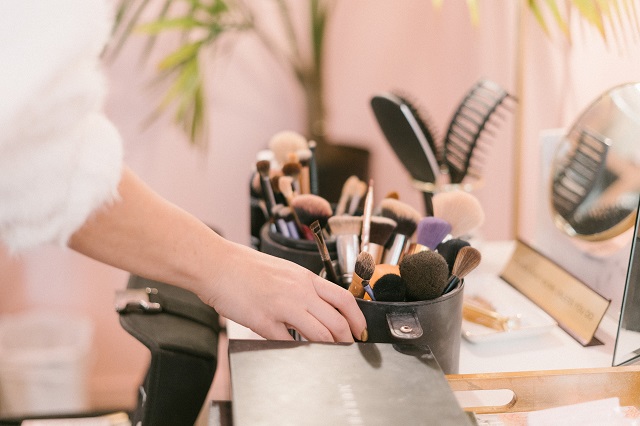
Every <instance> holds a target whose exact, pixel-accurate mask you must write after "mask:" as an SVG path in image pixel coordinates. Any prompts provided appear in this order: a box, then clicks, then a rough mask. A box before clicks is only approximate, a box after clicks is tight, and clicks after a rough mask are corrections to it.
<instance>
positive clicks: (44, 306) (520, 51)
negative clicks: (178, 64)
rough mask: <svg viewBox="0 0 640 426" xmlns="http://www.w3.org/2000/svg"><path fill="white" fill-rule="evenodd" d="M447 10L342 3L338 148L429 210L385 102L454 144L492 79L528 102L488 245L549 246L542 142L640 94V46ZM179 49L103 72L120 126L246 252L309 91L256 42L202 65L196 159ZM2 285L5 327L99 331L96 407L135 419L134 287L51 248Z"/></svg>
mask: <svg viewBox="0 0 640 426" xmlns="http://www.w3.org/2000/svg"><path fill="white" fill-rule="evenodd" d="M154 3H157V5H155V4H154ZM162 3H164V2H162V1H160V2H153V1H152V2H150V6H148V7H147V9H146V10H145V12H144V14H143V15H142V16H141V18H140V22H145V17H147V18H148V19H152V18H154V17H155V16H156V15H157V11H158V10H159V8H160V7H161V6H162ZM245 3H246V4H248V5H250V6H251V7H252V8H254V10H255V11H256V16H257V17H259V19H260V21H261V22H262V23H263V24H264V25H263V29H264V30H265V31H273V36H274V39H275V40H276V41H278V40H279V41H280V42H282V43H286V40H285V39H284V38H283V37H282V28H281V27H280V26H281V21H280V20H279V15H278V13H277V10H276V6H274V4H273V3H271V2H267V1H264V0H251V1H246V2H245ZM274 3H275V2H274ZM285 3H287V4H288V5H289V7H290V13H291V16H293V17H294V19H293V22H294V23H295V30H296V31H298V32H299V33H300V34H304V33H305V31H308V28H309V25H310V24H309V19H308V17H309V13H308V5H309V2H308V1H307V0H303V1H300V0H296V1H289V2H285ZM435 3H438V2H431V1H427V0H405V1H403V2H400V3H398V2H389V1H384V0H370V1H367V2H366V3H365V2H347V1H336V2H334V3H333V8H332V9H331V13H330V16H329V19H328V21H327V24H326V33H325V39H324V48H323V64H322V75H323V82H324V86H323V89H322V93H323V98H324V101H325V113H326V115H325V117H324V137H325V139H326V141H327V143H333V144H345V145H350V146H355V147H359V148H362V149H365V150H368V151H369V154H370V156H369V174H370V177H371V178H373V179H374V181H375V192H376V194H375V195H376V197H377V198H380V197H382V196H384V194H386V193H388V192H390V191H396V192H398V194H399V195H400V198H401V199H402V200H403V201H406V202H408V203H410V204H412V205H414V206H415V207H416V208H418V209H421V208H422V206H423V201H422V196H421V194H420V193H419V192H418V191H417V190H416V189H414V188H413V186H412V185H411V180H410V178H409V175H408V174H407V172H406V170H405V169H404V167H403V166H402V164H401V163H400V162H399V161H398V160H397V158H396V157H395V154H394V153H393V151H392V149H391V148H390V147H389V146H388V144H387V142H386V140H385V139H384V136H383V135H382V133H381V131H380V129H379V127H378V125H377V123H376V121H375V118H374V116H373V113H372V111H371V108H370V105H369V101H370V99H371V97H372V96H373V95H375V94H378V93H380V92H384V91H390V90H397V91H400V92H402V93H404V94H407V95H409V96H410V98H411V99H412V100H414V101H415V104H416V105H417V106H418V108H419V109H420V110H421V111H422V112H424V115H428V116H429V117H430V119H431V122H432V124H433V125H434V127H435V128H436V129H438V130H439V132H440V135H441V136H443V135H444V133H445V132H446V126H447V124H448V122H449V120H450V118H451V116H452V115H453V113H454V109H455V107H456V106H457V104H458V103H459V102H460V101H461V99H462V97H463V96H464V94H465V93H466V91H467V90H468V89H469V88H470V87H471V86H472V85H473V84H474V83H475V82H476V81H477V80H479V79H480V78H488V79H490V80H493V81H495V82H497V83H499V84H500V85H502V86H503V87H504V88H505V89H506V90H507V91H508V92H509V93H511V94H513V95H514V96H516V97H517V98H518V107H517V109H516V111H515V113H514V114H512V115H511V116H510V117H508V118H507V119H506V120H504V121H503V122H502V123H501V125H500V127H499V129H498V131H497V132H496V134H495V137H494V138H492V140H491V143H490V145H489V146H488V150H487V153H486V155H485V162H484V168H483V170H484V185H483V186H482V187H481V188H479V189H478V190H476V191H475V192H474V193H475V194H476V195H477V197H478V198H479V199H480V201H481V203H482V205H483V207H484V209H485V213H486V221H485V224H484V226H483V227H482V229H481V230H480V234H481V237H482V238H483V239H485V240H488V241H491V240H507V239H514V238H522V239H524V240H525V241H526V240H532V239H535V237H536V236H535V229H536V227H535V222H536V218H535V212H536V209H537V203H539V202H540V201H539V199H538V198H537V193H538V191H539V189H540V186H541V185H544V184H546V182H542V181H541V179H540V173H539V171H540V167H541V164H540V142H539V141H540V133H541V132H542V131H544V130H546V129H556V128H565V127H567V126H570V125H571V123H572V122H573V120H574V118H575V115H576V114H577V113H578V112H579V111H580V110H581V109H583V108H584V107H586V106H587V105H588V104H589V103H590V102H591V101H592V100H593V99H594V98H595V97H596V96H598V95H599V94H600V93H602V92H603V91H605V90H606V89H608V88H610V87H612V86H614V85H617V84H621V83H625V82H629V81H638V80H640V65H639V64H640V60H639V59H640V52H639V49H638V45H637V33H634V32H633V31H632V30H629V29H628V28H625V26H624V25H623V26H622V28H619V29H618V30H616V31H611V28H609V27H608V25H609V24H608V23H607V34H609V37H608V38H603V37H602V35H601V34H600V33H599V32H598V31H597V29H595V28H594V27H593V26H592V25H589V24H588V23H585V22H584V20H583V19H580V18H579V17H578V16H577V14H576V13H575V11H572V10H570V9H569V8H568V6H567V4H568V3H565V2H564V1H559V2H558V4H559V5H560V6H561V8H562V12H563V13H568V15H567V17H568V18H567V19H568V25H569V28H570V30H571V38H570V39H569V38H567V37H566V35H565V34H563V33H562V31H561V29H559V28H558V26H557V25H554V23H553V20H552V19H550V18H549V19H547V23H548V24H549V32H548V33H546V32H545V31H544V29H543V27H542V26H541V25H540V22H539V21H538V20H537V19H536V17H535V15H534V13H533V12H532V10H531V9H530V7H528V6H527V5H526V4H527V3H528V2H525V1H518V2H516V1H510V2H495V1H490V0H479V1H478V2H477V5H478V9H477V13H478V16H477V22H476V21H475V18H474V10H473V9H470V8H469V7H468V6H467V2H460V1H443V2H442V4H441V5H440V6H439V7H437V6H436V5H435ZM471 3H473V2H471ZM543 12H544V13H546V14H547V15H548V14H549V12H548V11H543ZM612 34H613V35H612ZM179 42H180V39H179V36H176V37H171V36H167V37H164V36H163V37H162V38H159V39H158V42H157V43H156V45H155V47H154V49H153V50H152V51H151V53H150V54H149V56H148V57H147V58H146V59H144V60H143V58H144V57H145V51H146V36H144V35H142V34H140V33H137V32H134V33H132V34H131V35H130V36H129V37H128V39H127V41H126V43H125V44H124V46H123V48H122V50H121V51H120V52H119V54H118V55H117V56H113V57H109V58H108V60H105V69H106V72H107V75H108V79H109V85H110V92H109V98H108V102H107V104H106V111H107V113H108V115H109V117H110V118H111V119H112V120H113V121H114V123H115V124H116V126H117V127H118V128H119V129H120V132H121V133H122V136H123V139H124V143H125V161H126V163H127V164H128V165H129V166H130V167H131V168H132V169H133V170H134V171H135V172H136V173H138V174H139V175H140V176H141V177H142V178H143V179H144V180H145V181H146V182H147V183H148V184H149V185H150V186H151V187H152V188H153V189H155V190H156V191H157V192H158V193H159V194H161V195H162V196H164V197H166V198H167V199H169V200H171V201H172V202H174V203H175V204H177V205H179V206H180V207H182V208H184V209H186V210H188V211H190V212H191V213H193V214H194V215H195V216H197V217H198V218H200V219H202V220H203V221H204V222H206V223H207V224H209V225H211V226H213V227H214V228H216V229H217V230H219V231H220V232H221V233H222V234H223V235H224V236H225V237H226V238H228V239H230V240H233V241H236V242H239V243H243V244H247V245H248V244H249V242H250V232H249V225H250V217H249V191H248V188H249V178H250V175H251V173H252V171H253V169H254V167H255V162H256V153H257V152H258V151H259V150H261V149H264V148H266V147H267V142H268V140H269V138H270V137H271V136H272V135H273V134H275V133H276V132H279V131H281V130H288V129H290V130H296V131H300V132H302V133H306V132H307V129H308V122H307V121H308V116H307V112H306V111H307V109H306V98H305V91H304V90H303V89H302V87H301V86H300V85H299V84H298V82H297V80H296V78H295V76H294V75H293V74H292V72H291V70H290V69H287V68H286V67H283V66H282V64H281V63H280V62H279V61H278V60H277V58H275V57H274V55H272V54H271V53H270V52H269V51H267V50H266V49H265V47H264V45H263V44H262V43H261V42H260V41H259V39H258V38H257V37H256V35H255V34H253V33H252V32H250V31H249V32H246V33H242V34H239V35H235V36H234V37H233V38H232V39H229V40H228V41H224V43H222V45H221V46H220V48H219V50H218V51H217V52H216V54H215V57H214V55H213V54H207V53H206V52H202V53H201V57H200V59H201V63H202V66H203V68H202V69H201V71H202V73H203V75H204V76H205V77H204V80H203V82H204V86H203V88H204V92H203V96H204V98H205V99H206V101H207V110H206V116H207V128H206V130H205V132H206V137H207V139H208V144H207V146H206V147H203V146H202V145H194V144H193V143H192V142H191V141H190V138H189V135H188V134H187V133H186V132H185V131H184V130H183V129H182V128H181V127H180V126H179V125H177V124H176V123H175V122H174V121H173V117H172V115H171V113H166V114H161V115H159V116H158V117H157V118H155V119H153V120H150V117H151V116H152V114H153V112H154V110H155V109H156V107H157V105H158V104H159V103H160V102H161V99H162V97H163V96H164V93H165V91H166V89H167V86H166V83H162V82H161V83H154V81H155V80H156V79H157V74H158V69H157V64H158V62H159V61H160V60H161V59H162V58H164V57H165V56H166V55H167V54H168V53H170V52H171V51H173V50H174V49H175V48H176V46H177V45H178V44H179ZM0 270H2V271H3V274H2V275H1V276H0V292H1V294H2V296H0V314H10V313H16V312H22V311H26V310H33V309H39V310H47V311H52V312H72V313H74V314H78V315H83V316H86V317H88V318H90V319H91V320H92V323H93V325H94V335H93V344H92V346H91V354H90V357H91V368H90V378H89V388H90V404H91V407H94V408H100V407H114V406H123V405H124V406H131V405H133V401H134V400H135V396H136V390H137V386H138V384H139V383H140V381H141V380H142V376H143V374H144V372H145V369H146V362H147V360H148V354H147V350H146V349H145V348H144V347H143V346H142V345H141V344H140V343H139V342H137V341H136V340H135V339H133V338H132V337H131V336H129V335H128V334H127V333H126V332H125V331H124V330H123V329H122V328H121V327H120V325H119V323H118V317H117V314H116V313H115V311H114V309H113V299H114V292H115V290H116V289H122V288H124V287H125V285H126V282H127V278H128V274H127V273H125V272H123V271H120V270H117V269H114V268H110V267H108V266H105V265H102V264H99V263H97V262H94V261H92V260H89V259H87V258H85V257H83V256H80V255H78V254H76V253H73V252H71V251H69V250H61V249H59V248H52V247H43V248H39V249H37V250H33V251H31V252H29V253H26V254H25V255H24V256H22V257H20V258H18V259H11V258H9V257H8V256H7V255H6V254H5V253H1V254H0Z"/></svg>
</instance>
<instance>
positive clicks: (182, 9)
mask: <svg viewBox="0 0 640 426" xmlns="http://www.w3.org/2000/svg"><path fill="white" fill-rule="evenodd" d="M268 3H270V4H269V6H272V7H274V8H275V10H276V11H277V16H278V18H279V24H280V26H279V27H276V29H277V32H279V33H280V34H277V35H279V36H281V37H276V36H275V35H274V33H273V30H272V28H273V25H274V20H273V19H272V20H270V21H269V22H266V21H265V19H264V18H262V17H261V16H260V14H259V13H258V11H257V10H256V3H255V2H251V1H246V0H209V1H207V0H163V1H162V2H159V3H153V2H150V1H149V0H120V1H119V3H118V5H117V8H116V23H115V28H114V37H113V39H112V43H111V46H110V47H109V49H108V52H109V54H111V55H113V54H117V52H118V51H119V49H120V48H121V47H122V45H123V44H124V42H125V41H126V40H127V39H128V38H129V37H130V36H131V34H132V32H133V30H134V29H137V30H138V32H141V33H143V34H145V35H146V36H147V37H148V39H147V48H146V49H145V50H146V52H147V53H148V52H149V51H150V50H151V49H153V47H154V45H155V42H156V40H157V37H158V36H159V35H161V34H165V33H180V34H181V37H182V38H181V42H180V44H179V46H178V47H177V49H175V50H174V51H172V52H170V53H169V54H168V55H166V56H165V57H164V58H163V59H162V60H161V61H160V63H159V64H158V68H159V72H160V74H161V77H164V78H165V79H167V80H169V88H168V90H167V92H166V94H165V96H164V98H163V100H162V102H161V105H160V106H159V109H164V108H166V107H167V106H170V105H171V106H173V108H174V114H175V115H174V120H175V122H176V123H178V124H179V125H180V126H181V127H183V128H184V130H185V131H186V132H187V134H188V135H189V140H190V142H191V143H193V144H194V145H199V146H205V145H206V144H207V134H206V132H204V129H205V127H206V126H205V122H206V120H207V116H206V105H205V96H204V90H205V88H204V86H205V84H206V83H207V78H206V70H205V69H203V64H202V61H201V56H202V54H203V52H204V51H205V50H206V51H207V53H208V54H209V53H211V51H215V49H216V48H217V47H218V45H219V44H220V43H221V42H222V41H223V40H225V39H228V38H229V37H239V36H243V35H249V34H251V35H253V36H256V37H257V39H258V40H259V41H260V42H261V43H262V45H263V47H264V48H265V49H266V50H267V51H268V52H270V53H271V55H272V56H273V57H274V58H275V59H276V60H277V61H278V62H279V63H280V64H281V65H282V66H283V67H285V68H286V69H287V70H288V71H289V72H290V74H291V75H292V77H293V78H295V81H296V82H297V83H298V85H299V87H300V89H301V90H302V91H303V92H304V99H305V108H306V129H305V131H304V134H305V136H306V137H307V138H308V139H309V140H313V141H315V142H316V144H317V148H316V161H317V164H318V171H319V173H318V177H319V187H320V195H322V196H324V197H325V198H327V199H328V200H330V201H337V199H338V198H339V195H340V194H339V193H340V190H341V188H342V183H343V182H344V181H345V180H346V178H347V177H348V176H349V175H351V174H356V175H358V176H359V177H360V178H361V179H366V178H367V176H368V157H369V152H368V151H367V150H364V149H361V148H357V147H354V146H349V145H340V144H336V143H331V142H330V141H329V140H328V138H327V133H326V129H325V114H326V106H325V99H324V96H323V56H324V55H323V48H324V40H325V33H326V31H327V28H328V24H329V21H330V17H331V13H332V10H333V8H334V7H335V3H334V2H333V1H331V0H309V1H308V2H307V3H306V5H305V7H306V9H307V12H308V17H309V24H308V29H307V31H306V32H304V33H303V32H297V31H296V27H295V25H294V23H295V22H296V18H299V17H298V16H296V12H297V10H295V11H294V10H292V9H290V8H289V3H288V2H287V1H286V0H270V2H268ZM152 5H153V6H154V7H158V9H157V13H156V15H155V17H154V18H153V19H152V20H151V21H147V22H142V20H141V16H142V14H143V12H144V11H146V9H147V8H149V7H150V6H152ZM260 6H262V7H264V6H265V3H262V4H261V5H260ZM261 18H262V19H261ZM267 25H269V28H267ZM281 39H284V40H286V42H285V43H282V42H278V40H281ZM307 47H310V49H308V48H307ZM305 52H308V53H306V54H305Z"/></svg>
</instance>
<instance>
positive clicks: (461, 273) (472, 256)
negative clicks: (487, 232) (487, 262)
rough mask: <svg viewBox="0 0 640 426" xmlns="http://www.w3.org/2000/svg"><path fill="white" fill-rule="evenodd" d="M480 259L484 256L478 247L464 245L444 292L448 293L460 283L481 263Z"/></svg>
mask: <svg viewBox="0 0 640 426" xmlns="http://www.w3.org/2000/svg"><path fill="white" fill-rule="evenodd" d="M480 260H482V256H481V255H480V251H479V250H478V249H476V248H474V247H471V246H469V247H462V248H461V249H460V251H459V252H458V255H457V256H456V261H455V263H454V264H453V272H452V274H451V277H450V278H449V281H448V282H447V286H446V287H445V289H444V291H443V292H442V294H447V293H449V292H450V291H451V290H453V289H454V288H456V286H457V285H458V283H459V282H460V281H461V280H462V279H464V277H466V276H467V275H468V274H469V272H471V271H473V270H474V269H475V268H476V267H477V266H478V265H479V264H480Z"/></svg>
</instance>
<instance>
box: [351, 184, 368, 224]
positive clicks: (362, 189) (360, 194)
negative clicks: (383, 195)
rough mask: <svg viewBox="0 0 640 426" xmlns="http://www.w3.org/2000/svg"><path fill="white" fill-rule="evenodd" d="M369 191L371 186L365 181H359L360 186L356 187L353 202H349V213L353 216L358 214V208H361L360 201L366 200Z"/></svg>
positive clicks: (352, 197) (352, 196)
mask: <svg viewBox="0 0 640 426" xmlns="http://www.w3.org/2000/svg"><path fill="white" fill-rule="evenodd" d="M368 189H369V186H368V185H367V183H366V182H365V181H363V180H359V181H358V185H356V186H355V188H354V190H355V192H354V193H353V195H351V201H350V202H349V210H347V213H349V214H350V215H352V216H353V215H354V214H356V211H357V210H358V207H360V201H362V198H364V196H365V194H366V193H367V190H368Z"/></svg>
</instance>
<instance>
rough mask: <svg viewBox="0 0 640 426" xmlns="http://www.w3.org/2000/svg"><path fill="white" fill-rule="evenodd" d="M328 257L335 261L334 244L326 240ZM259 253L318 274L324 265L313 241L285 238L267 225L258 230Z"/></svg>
mask: <svg viewBox="0 0 640 426" xmlns="http://www.w3.org/2000/svg"><path fill="white" fill-rule="evenodd" d="M326 244H327V249H328V250H329V256H331V258H332V259H336V258H337V255H336V243H335V241H333V240H326ZM260 251H261V252H263V253H267V254H270V255H272V256H276V257H280V258H282V259H287V260H290V261H292V262H294V263H297V264H298V265H300V266H304V267H305V268H307V269H309V270H310V271H312V272H314V273H316V274H318V273H319V272H320V271H321V270H322V268H323V267H324V264H323V263H322V258H321V257H320V252H319V251H318V246H317V245H316V242H315V241H311V240H304V239H294V238H289V237H285V236H284V235H282V234H279V233H278V232H275V231H274V230H273V229H272V227H271V225H270V224H269V223H266V224H265V225H263V226H262V228H261V229H260Z"/></svg>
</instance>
